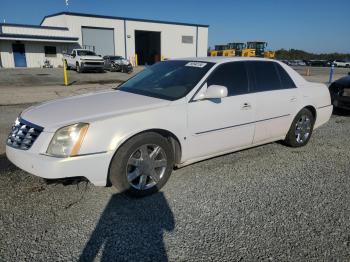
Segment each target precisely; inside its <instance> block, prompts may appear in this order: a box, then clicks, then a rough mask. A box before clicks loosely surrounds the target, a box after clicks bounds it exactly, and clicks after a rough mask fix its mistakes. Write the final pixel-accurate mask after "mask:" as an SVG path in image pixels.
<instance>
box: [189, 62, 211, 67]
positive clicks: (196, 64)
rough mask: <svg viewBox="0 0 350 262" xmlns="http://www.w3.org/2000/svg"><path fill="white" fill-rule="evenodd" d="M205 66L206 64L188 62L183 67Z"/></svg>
mask: <svg viewBox="0 0 350 262" xmlns="http://www.w3.org/2000/svg"><path fill="white" fill-rule="evenodd" d="M206 65H207V63H202V62H188V63H187V64H186V65H185V66H191V67H200V68H203V67H205V66H206Z"/></svg>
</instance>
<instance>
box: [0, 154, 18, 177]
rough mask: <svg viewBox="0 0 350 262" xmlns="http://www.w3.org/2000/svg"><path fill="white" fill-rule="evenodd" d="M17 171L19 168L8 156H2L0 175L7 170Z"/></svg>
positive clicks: (0, 158) (0, 159) (0, 155)
mask: <svg viewBox="0 0 350 262" xmlns="http://www.w3.org/2000/svg"><path fill="white" fill-rule="evenodd" d="M16 169H18V168H17V167H16V166H15V165H13V164H12V163H11V162H10V160H8V159H7V157H6V154H0V173H1V172H2V171H5V170H10V171H13V170H16Z"/></svg>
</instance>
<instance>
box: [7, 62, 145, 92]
mask: <svg viewBox="0 0 350 262" xmlns="http://www.w3.org/2000/svg"><path fill="white" fill-rule="evenodd" d="M142 69H143V67H141V66H140V67H136V68H134V72H133V73H132V74H126V73H120V72H109V71H106V72H104V73H97V72H86V73H77V72H76V71H73V70H68V71H67V72H68V82H69V84H71V85H82V84H106V83H120V82H123V81H125V80H127V79H128V78H129V77H130V76H132V75H134V74H135V73H138V72H140V71H141V70H142ZM63 83H64V81H63V68H14V69H6V68H3V69H0V88H1V87H9V86H51V85H52V86H59V85H63Z"/></svg>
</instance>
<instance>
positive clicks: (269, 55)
mask: <svg viewBox="0 0 350 262" xmlns="http://www.w3.org/2000/svg"><path fill="white" fill-rule="evenodd" d="M264 57H265V58H270V59H275V58H276V52H275V51H265V53H264Z"/></svg>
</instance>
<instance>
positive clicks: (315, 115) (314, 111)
mask: <svg viewBox="0 0 350 262" xmlns="http://www.w3.org/2000/svg"><path fill="white" fill-rule="evenodd" d="M303 108H306V109H308V110H310V112H311V113H312V116H313V117H314V122H316V118H317V111H316V108H315V107H314V106H312V105H307V106H305V107H303Z"/></svg>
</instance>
